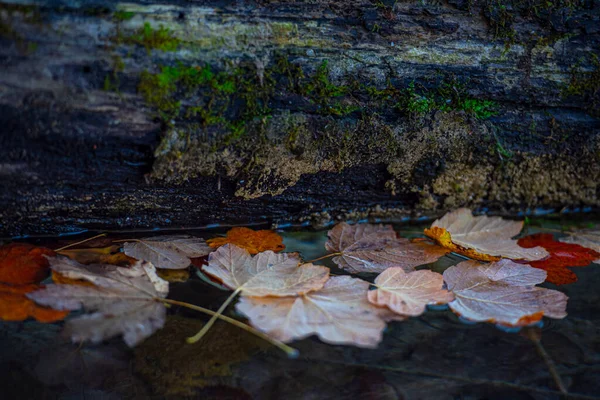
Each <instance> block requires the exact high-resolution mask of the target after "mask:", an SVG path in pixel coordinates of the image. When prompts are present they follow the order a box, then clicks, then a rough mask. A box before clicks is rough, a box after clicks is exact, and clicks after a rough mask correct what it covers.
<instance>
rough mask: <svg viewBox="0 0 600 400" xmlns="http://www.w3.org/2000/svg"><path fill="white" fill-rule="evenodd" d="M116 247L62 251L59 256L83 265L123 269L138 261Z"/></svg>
mask: <svg viewBox="0 0 600 400" xmlns="http://www.w3.org/2000/svg"><path fill="white" fill-rule="evenodd" d="M119 250H120V247H119V246H116V245H112V246H107V247H101V248H87V249H74V250H60V251H57V253H58V254H61V255H63V256H67V257H69V258H71V259H73V260H75V261H77V262H79V263H81V264H112V265H119V266H122V267H125V266H128V265H132V264H133V263H135V261H136V259H135V258H133V257H129V256H128V255H126V254H125V253H121V252H120V251H119Z"/></svg>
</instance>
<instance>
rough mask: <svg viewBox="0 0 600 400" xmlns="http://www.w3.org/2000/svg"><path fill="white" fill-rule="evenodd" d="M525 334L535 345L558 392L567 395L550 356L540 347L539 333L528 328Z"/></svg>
mask: <svg viewBox="0 0 600 400" xmlns="http://www.w3.org/2000/svg"><path fill="white" fill-rule="evenodd" d="M525 334H526V335H527V337H528V338H529V339H530V340H531V341H532V342H533V344H535V348H536V350H537V352H538V354H539V355H540V357H542V359H543V360H544V363H545V364H546V367H548V371H549V372H550V375H551V376H552V379H553V380H554V383H556V386H557V387H558V390H560V391H561V393H564V394H568V392H567V389H566V388H565V385H564V384H563V381H562V379H561V378H560V374H559V373H558V371H557V370H556V365H554V362H553V361H552V358H550V355H549V354H548V352H547V351H546V349H545V348H544V346H543V345H542V341H541V340H540V335H539V333H538V332H537V331H536V330H535V329H531V328H528V329H526V330H525Z"/></svg>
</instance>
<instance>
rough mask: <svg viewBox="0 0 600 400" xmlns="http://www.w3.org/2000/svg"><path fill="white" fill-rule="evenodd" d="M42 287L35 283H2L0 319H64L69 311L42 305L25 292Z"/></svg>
mask: <svg viewBox="0 0 600 400" xmlns="http://www.w3.org/2000/svg"><path fill="white" fill-rule="evenodd" d="M41 288H43V286H40V285H34V284H28V285H19V286H10V285H5V284H2V283H0V319H2V320H4V321H23V320H25V319H27V318H29V317H31V318H35V319H36V320H37V321H38V322H55V321H60V320H62V319H64V318H65V317H66V316H67V315H68V314H69V311H59V310H52V309H50V308H46V307H40V306H38V305H37V304H35V303H34V302H33V301H31V300H30V299H28V298H27V297H25V294H27V293H30V292H34V291H36V290H38V289H41Z"/></svg>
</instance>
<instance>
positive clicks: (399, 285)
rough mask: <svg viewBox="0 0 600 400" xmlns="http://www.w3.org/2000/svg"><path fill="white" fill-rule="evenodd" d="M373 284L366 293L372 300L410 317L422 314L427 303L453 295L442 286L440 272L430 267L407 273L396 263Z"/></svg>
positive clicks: (433, 302)
mask: <svg viewBox="0 0 600 400" xmlns="http://www.w3.org/2000/svg"><path fill="white" fill-rule="evenodd" d="M375 286H376V287H377V289H376V290H370V291H369V293H368V298H369V301H370V302H371V303H373V304H376V305H378V306H384V307H385V306H387V307H388V308H389V309H390V310H392V311H394V312H396V313H398V314H401V315H407V316H413V317H415V316H418V315H421V314H423V313H424V312H425V308H426V306H427V305H428V304H446V303H448V302H450V301H452V300H453V299H454V295H453V294H452V293H450V292H448V291H447V290H445V289H443V286H444V279H443V278H442V275H440V274H438V273H436V272H433V271H429V270H420V271H412V272H408V273H407V272H405V271H404V270H403V269H402V268H399V267H393V268H388V269H386V270H385V271H383V272H382V273H381V274H380V275H379V276H378V277H377V278H376V279H375Z"/></svg>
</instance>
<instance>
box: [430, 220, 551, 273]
mask: <svg viewBox="0 0 600 400" xmlns="http://www.w3.org/2000/svg"><path fill="white" fill-rule="evenodd" d="M522 228H523V222H522V221H510V220H505V219H502V218H500V217H488V216H486V215H481V216H478V217H474V216H473V214H472V213H471V210H469V209H468V208H460V209H458V210H456V211H452V212H451V213H448V214H446V215H444V216H443V217H442V218H440V219H438V220H436V221H434V222H433V224H432V225H431V228H430V229H425V235H427V236H429V237H430V238H432V239H433V240H435V241H436V242H437V243H438V244H439V245H441V246H443V247H445V248H447V249H450V250H451V251H453V252H455V253H459V254H463V255H465V256H467V257H470V258H474V259H477V260H482V261H497V260H499V259H500V258H511V259H514V260H528V261H531V260H540V259H542V258H544V257H547V256H548V252H547V251H546V250H544V249H543V248H542V247H534V248H532V249H524V248H522V247H520V246H519V245H517V241H516V240H512V239H511V238H512V237H513V236H516V235H518V234H519V232H521V229H522Z"/></svg>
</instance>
